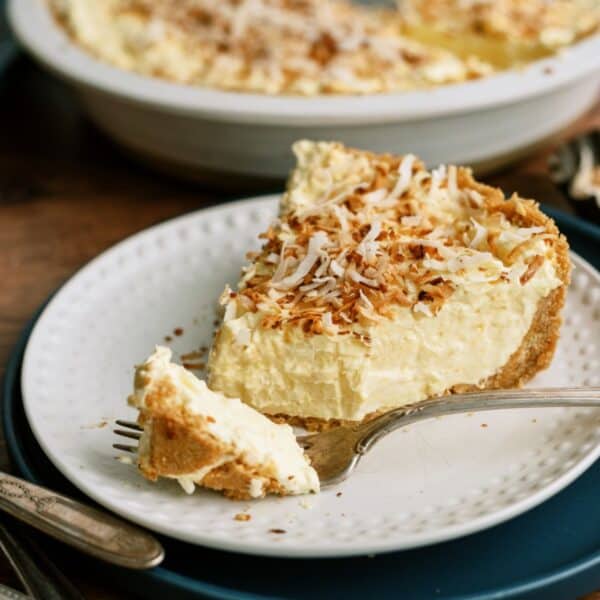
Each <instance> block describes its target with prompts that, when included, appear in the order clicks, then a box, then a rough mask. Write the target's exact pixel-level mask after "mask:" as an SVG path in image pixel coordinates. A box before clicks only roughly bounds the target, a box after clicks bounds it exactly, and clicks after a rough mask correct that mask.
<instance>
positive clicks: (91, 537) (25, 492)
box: [0, 472, 164, 569]
mask: <svg viewBox="0 0 600 600" xmlns="http://www.w3.org/2000/svg"><path fill="white" fill-rule="evenodd" d="M0 509H1V510H4V511H6V512H7V513H9V514H10V515H12V516H13V517H15V518H17V519H19V520H21V521H24V522H25V523H27V524H29V525H32V526H33V527H36V528H37V529H39V530H41V531H43V532H44V533H47V534H48V535H51V536H52V537H54V538H56V539H57V540H59V541H61V542H65V543H66V544H69V545H71V546H73V547H74V548H77V549H78V550H81V551H82V552H85V553H87V554H91V555H92V556H94V557H96V558H100V559H102V560H105V561H107V562H110V563H113V564H116V565H120V566H122V567H128V568H131V569H148V568H150V567H153V566H156V565H157V564H158V563H160V562H161V560H162V559H163V557H164V550H163V549H162V546H161V545H160V543H159V542H158V540H156V539H155V538H154V537H153V536H152V535H150V534H149V533H146V532H145V531H143V530H142V529H139V528H138V527H135V526H133V525H130V524H129V523H127V522H125V521H122V520H121V519H118V518H117V517H113V516H112V515H109V514H107V513H105V512H103V511H100V510H98V509H96V508H92V507H91V506H87V505H85V504H83V503H81V502H78V501H77V500H73V499H72V498H68V497H67V496H63V495H61V494H57V493H55V492H52V491H51V490H49V489H47V488H44V487H41V486H39V485H34V484H33V483H29V482H28V481H25V480H23V479H19V478H18V477H13V476H12V475H8V474H6V473H2V472H0Z"/></svg>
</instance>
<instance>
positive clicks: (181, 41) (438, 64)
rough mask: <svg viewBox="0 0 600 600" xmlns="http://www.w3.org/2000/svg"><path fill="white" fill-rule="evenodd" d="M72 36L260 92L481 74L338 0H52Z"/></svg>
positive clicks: (143, 69)
mask: <svg viewBox="0 0 600 600" xmlns="http://www.w3.org/2000/svg"><path fill="white" fill-rule="evenodd" d="M50 5H51V7H52V8H53V9H54V13H55V14H56V16H57V18H58V20H59V22H60V23H62V24H63V26H64V27H65V29H66V30H67V31H68V33H69V34H70V36H71V37H72V39H73V40H74V41H75V42H77V43H78V44H80V45H81V46H82V47H84V48H85V49H87V50H88V51H90V52H92V53H93V54H94V55H96V56H97V57H98V58H100V59H102V60H104V61H106V62H108V63H111V64H113V65H115V66H117V67H120V68H123V69H127V70H131V71H136V72H138V73H142V74H144V75H152V76H157V77H163V78H165V79H168V80H171V81H175V82H180V83H187V84H198V85H204V86H210V87H217V88H222V89H227V90H237V91H248V92H260V93H266V94H301V95H315V94H330V93H333V94H336V93H347V94H364V93H380V92H386V91H400V90H409V89H415V88H427V87H431V86H436V85H440V84H444V83H452V82H458V81H465V80H467V79H471V78H474V77H479V76H481V75H485V74H487V73H488V72H489V71H490V67H489V66H488V65H485V64H483V63H482V62H481V61H479V60H478V59H476V58H467V59H461V58H458V57H456V56H454V55H453V54H451V53H450V52H447V51H446V50H442V49H441V48H435V47H431V46H426V45H423V44H421V43H419V42H417V41H414V40H410V39H408V38H406V37H405V36H403V35H402V34H401V29H402V21H401V18H400V17H399V15H398V14H397V13H396V12H395V11H393V10H376V9H374V8H372V7H371V8H366V7H360V6H356V5H354V4H352V3H351V2H345V1H344V0H299V1H293V2H290V1H288V0H252V1H250V0H246V1H240V0H219V1H218V2H215V1H214V0H178V1H177V2H173V1H172V0H103V1H102V2H98V1H97V0H50Z"/></svg>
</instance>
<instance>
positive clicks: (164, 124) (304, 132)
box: [8, 0, 600, 178]
mask: <svg viewBox="0 0 600 600" xmlns="http://www.w3.org/2000/svg"><path fill="white" fill-rule="evenodd" d="M8 9H9V19H10V22H11V24H12V27H13V29H14V31H15V33H16V35H17V37H18V39H19V40H20V41H21V43H22V44H23V46H24V47H25V48H26V49H27V50H28V51H29V52H31V54H33V56H35V57H36V59H38V60H39V61H40V62H41V63H43V64H44V65H45V66H47V67H48V68H50V69H51V70H52V71H54V72H56V73H57V74H59V75H60V76H62V77H63V78H65V79H67V80H68V81H69V82H71V83H72V84H73V86H74V87H75V89H76V90H77V92H78V93H79V95H80V97H81V100H82V102H83V104H84V105H85V107H86V109H87V111H88V113H89V114H90V116H91V118H92V119H93V120H94V121H95V122H96V124H97V125H98V126H99V127H100V128H101V129H103V130H104V131H105V132H106V133H108V134H109V135H110V136H111V137H113V138H114V139H115V140H117V141H118V142H119V143H121V144H122V145H124V146H125V147H127V148H129V149H131V150H133V151H135V152H136V153H138V154H140V155H143V156H145V157H146V158H148V159H151V160H153V161H154V162H156V163H158V164H161V165H163V166H164V165H167V166H172V167H176V168H178V169H180V170H184V171H187V172H189V173H192V174H193V173H194V172H199V171H200V172H206V171H213V172H214V171H217V172H230V173H237V174H240V175H251V176H260V177H276V178H279V177H283V176H285V175H286V174H287V172H288V170H289V168H290V167H291V164H292V156H291V153H290V146H291V144H292V142H293V141H295V140H296V139H298V138H301V137H307V138H314V139H335V140H339V141H342V142H344V143H346V144H349V145H354V146H358V147H361V148H368V149H372V150H374V151H377V152H384V151H388V152H396V153H403V152H407V151H410V152H414V153H416V154H418V155H420V156H422V157H423V158H424V159H425V160H426V161H427V162H428V164H430V165H435V164H439V163H463V164H471V165H475V166H480V167H486V168H490V167H494V166H498V165H500V164H503V163H505V162H507V161H508V160H510V159H512V158H514V157H515V156H517V155H519V154H520V153H523V152H524V151H525V150H528V149H530V148H531V147H532V146H534V145H536V144H538V143H540V142H541V141H543V140H546V139H547V138H549V137H551V136H553V135H554V134H556V133H557V132H558V131H560V130H561V129H563V128H564V127H566V126H567V125H568V124H569V123H571V122H572V121H574V120H575V119H576V118H577V117H578V116H579V115H581V114H582V113H583V112H584V111H586V110H587V109H588V108H590V106H591V105H592V104H593V103H594V102H595V101H596V99H597V97H598V96H597V94H598V88H599V85H600V35H595V36H593V37H591V38H589V39H587V40H584V41H582V42H580V43H579V44H577V45H575V46H573V47H572V48H569V49H567V50H565V51H564V52H563V53H562V54H561V55H559V56H556V57H552V58H549V59H546V60H543V61H539V62H536V63H535V64H532V65H530V66H529V67H528V68H526V69H523V70H520V71H516V70H515V71H511V72H506V73H502V74H499V75H496V76H494V77H490V78H487V79H483V80H481V81H474V82H469V83H464V84H459V85H451V86H445V87H440V88H437V89H433V90H428V91H421V92H408V93H399V94H381V95H368V96H335V97H322V96H321V97H315V98H301V97H289V96H288V97H285V96H278V97H269V96H264V95H257V94H242V93H232V92H222V91H218V90H214V89H208V88H200V87H191V86H183V85H176V84H172V83H168V82H165V81H161V80H158V79H152V78H149V77H143V76H139V75H136V74H133V73H129V72H126V71H122V70H119V69H116V68H113V67H111V66H109V65H107V64H104V63H101V62H99V61H97V60H95V59H94V58H92V57H91V56H90V55H88V54H87V53H85V52H83V51H81V50H80V49H79V48H77V47H76V46H75V45H74V44H73V43H72V42H71V41H70V40H69V39H68V37H67V36H66V35H65V34H64V33H63V31H62V30H61V29H60V27H58V26H57V25H56V24H55V22H54V21H53V19H52V17H51V15H50V14H49V11H48V9H47V6H46V3H45V0H10V1H9V4H8Z"/></svg>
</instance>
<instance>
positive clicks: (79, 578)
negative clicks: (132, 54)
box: [0, 58, 600, 600]
mask: <svg viewBox="0 0 600 600" xmlns="http://www.w3.org/2000/svg"><path fill="white" fill-rule="evenodd" d="M592 123H595V124H596V125H600V105H599V106H598V107H597V108H596V109H595V111H593V113H591V114H589V115H587V116H586V117H585V118H584V119H582V120H581V121H579V122H578V123H577V124H575V125H574V126H573V127H572V128H571V129H570V130H569V132H567V134H568V135H572V134H573V133H574V132H575V131H577V130H583V129H585V128H586V127H589V126H590V125H591V124H592ZM547 151H548V149H546V150H545V151H544V152H541V153H540V152H538V153H536V154H535V156H532V157H531V158H530V159H528V160H525V161H522V162H520V163H519V164H517V165H513V166H512V167H511V168H509V169H507V170H506V171H504V172H503V173H499V174H496V175H494V176H493V177H489V178H488V180H489V181H491V182H492V183H495V184H499V185H502V186H503V187H504V188H505V189H506V190H507V191H519V192H521V193H522V194H524V195H526V196H530V197H535V198H536V199H538V200H543V201H545V202H548V203H550V204H554V205H556V206H559V207H561V208H563V209H567V210H568V206H567V205H566V204H565V202H564V199H563V198H562V197H561V195H560V194H558V193H557V192H556V190H555V189H554V186H553V185H552V184H551V183H550V182H549V180H548V177H547V175H546V167H545V155H546V154H547ZM226 199H227V197H226V196H224V195H223V194H221V193H219V191H218V190H214V189H212V190H211V189H206V188H205V189H203V188H202V187H201V185H199V184H198V183H196V184H191V183H182V182H179V181H176V180H174V179H171V178H168V177H166V176H161V175H157V174H155V173H153V172H152V171H150V170H148V169H146V168H145V167H142V166H139V165H138V164H137V163H135V162H134V161H133V160H132V159H130V158H129V157H127V156H125V155H123V154H122V153H121V151H120V150H119V149H118V148H117V147H116V146H114V145H113V144H112V143H111V142H110V141H109V140H107V139H106V138H105V137H104V136H102V135H101V134H100V133H99V132H98V131H97V130H96V129H95V128H94V127H93V125H91V124H90V123H89V121H87V120H86V118H85V116H84V115H83V114H82V112H81V111H80V109H79V107H78V103H77V99H76V98H75V97H73V95H72V94H71V92H70V91H69V90H68V88H66V87H65V86H64V85H63V84H62V83H59V82H57V81H55V80H54V79H52V78H51V77H49V76H48V75H46V74H45V73H43V72H41V71H40V70H39V69H38V68H37V67H35V66H34V65H33V64H32V63H31V62H29V61H28V60H26V59H24V58H20V59H19V60H18V61H17V62H16V63H15V64H14V65H13V66H12V67H11V68H10V70H9V71H8V72H7V73H6V75H5V76H4V77H3V79H2V80H0V248H1V251H0V282H1V285H2V292H1V293H0V376H2V374H3V372H4V365H5V364H6V361H7V359H8V356H9V354H10V352H11V350H12V348H13V346H14V344H15V342H16V340H17V337H18V335H19V333H20V331H21V330H22V329H23V327H24V325H25V324H26V323H27V321H28V320H29V318H30V317H31V315H32V314H33V312H34V311H35V309H36V308H37V307H38V306H39V305H40V304H41V303H42V302H43V301H44V300H45V299H46V298H47V297H48V295H49V294H50V293H51V292H52V291H53V290H55V289H56V288H57V287H58V286H59V285H60V284H61V283H63V282H64V281H65V280H66V279H68V277H69V276H70V275H72V274H73V272H74V271H75V270H77V269H78V268H79V267H81V266H82V265H84V264H85V263H86V262H88V261H89V260H90V259H91V258H93V257H94V256H96V255H97V254H98V253H99V252H101V251H102V250H105V249H106V248H108V247H109V246H111V245H112V244H114V243H115V242H117V241H119V240H121V239H123V238H125V237H126V236H129V235H131V234H133V233H135V232H137V231H140V230H141V229H144V228H145V227H148V226H150V225H153V224H155V223H158V222H160V221H163V220H165V219H168V218H170V217H173V216H175V215H179V214H182V213H185V212H189V211H192V210H195V209H197V208H200V207H203V206H207V205H209V204H214V203H216V202H221V201H224V200H226ZM0 468H1V469H5V470H6V469H9V468H10V466H9V464H8V456H7V452H6V446H5V444H4V440H3V439H2V438H1V434H0ZM53 558H55V560H56V561H57V563H58V564H59V565H61V566H62V567H63V568H64V570H65V572H66V573H67V574H68V575H69V577H71V578H72V579H73V581H74V582H75V583H76V585H77V586H78V587H79V588H80V589H81V590H82V592H83V593H84V594H85V596H86V597H88V598H91V599H97V600H99V599H105V598H111V599H112V598H119V597H123V596H122V595H121V596H120V595H119V594H118V593H117V592H116V591H115V588H114V587H113V586H112V585H111V584H110V583H109V582H106V581H99V580H98V579H97V578H95V577H93V576H90V575H85V574H81V573H80V574H73V573H71V572H70V571H69V568H68V565H65V564H63V563H61V557H60V556H57V557H53ZM0 582H1V583H5V584H7V585H12V586H14V587H19V584H18V582H17V580H16V578H15V576H14V575H13V574H12V572H11V570H10V568H9V566H8V563H7V561H6V560H5V559H4V557H1V556H0ZM591 598H592V597H590V598H589V599H588V600H591ZM595 599H596V600H600V593H599V594H597V595H595Z"/></svg>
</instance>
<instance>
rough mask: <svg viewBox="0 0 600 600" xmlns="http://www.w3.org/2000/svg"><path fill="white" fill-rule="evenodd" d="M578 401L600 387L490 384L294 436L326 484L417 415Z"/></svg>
mask: <svg viewBox="0 0 600 600" xmlns="http://www.w3.org/2000/svg"><path fill="white" fill-rule="evenodd" d="M576 406H579V407H583V406H589V407H596V408H600V387H574V388H546V389H524V390H488V391H482V392H471V393H468V394H452V395H448V396H442V397H439V398H431V399H429V400H424V401H422V402H418V403H415V404H411V405H410V406H403V407H401V408H396V409H394V410H391V411H389V412H386V413H383V414H382V415H380V416H378V417H376V418H374V419H371V420H370V421H366V422H362V423H359V424H357V425H349V426H340V427H336V428H334V429H330V430H328V431H324V432H322V433H314V434H309V435H303V436H299V437H297V438H296V439H297V442H298V443H299V444H300V446H301V447H302V448H304V452H305V454H306V455H307V456H308V457H309V458H310V461H311V464H312V466H313V468H314V469H315V470H316V471H317V474H318V475H319V479H320V481H321V487H326V486H329V485H333V484H336V483H339V482H340V481H343V480H344V479H346V478H347V477H349V476H350V474H351V473H352V472H353V471H354V469H355V468H356V466H357V464H358V462H359V461H360V459H361V457H362V456H364V455H365V454H366V453H367V452H368V451H369V450H370V449H371V448H372V447H373V446H374V445H375V443H376V442H378V441H379V440H381V439H382V438H384V437H385V436H386V435H388V434H389V433H392V432H393V431H395V430H396V429H399V428H401V427H406V426H407V425H411V424H412V423H416V422H418V421H424V420H426V419H433V418H435V417H441V416H445V415H452V414H457V413H475V412H483V411H490V410H503V409H511V408H553V407H554V408H556V407H576ZM116 424H117V425H119V426H120V427H125V429H115V430H114V432H115V433H116V434H117V435H121V436H124V437H127V438H130V439H133V440H139V438H140V436H141V432H142V428H141V427H140V426H139V425H138V424H137V423H134V422H131V421H123V420H117V421H116ZM113 447H114V448H116V449H117V450H123V451H125V452H134V453H135V452H137V446H133V445H127V444H113Z"/></svg>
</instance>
